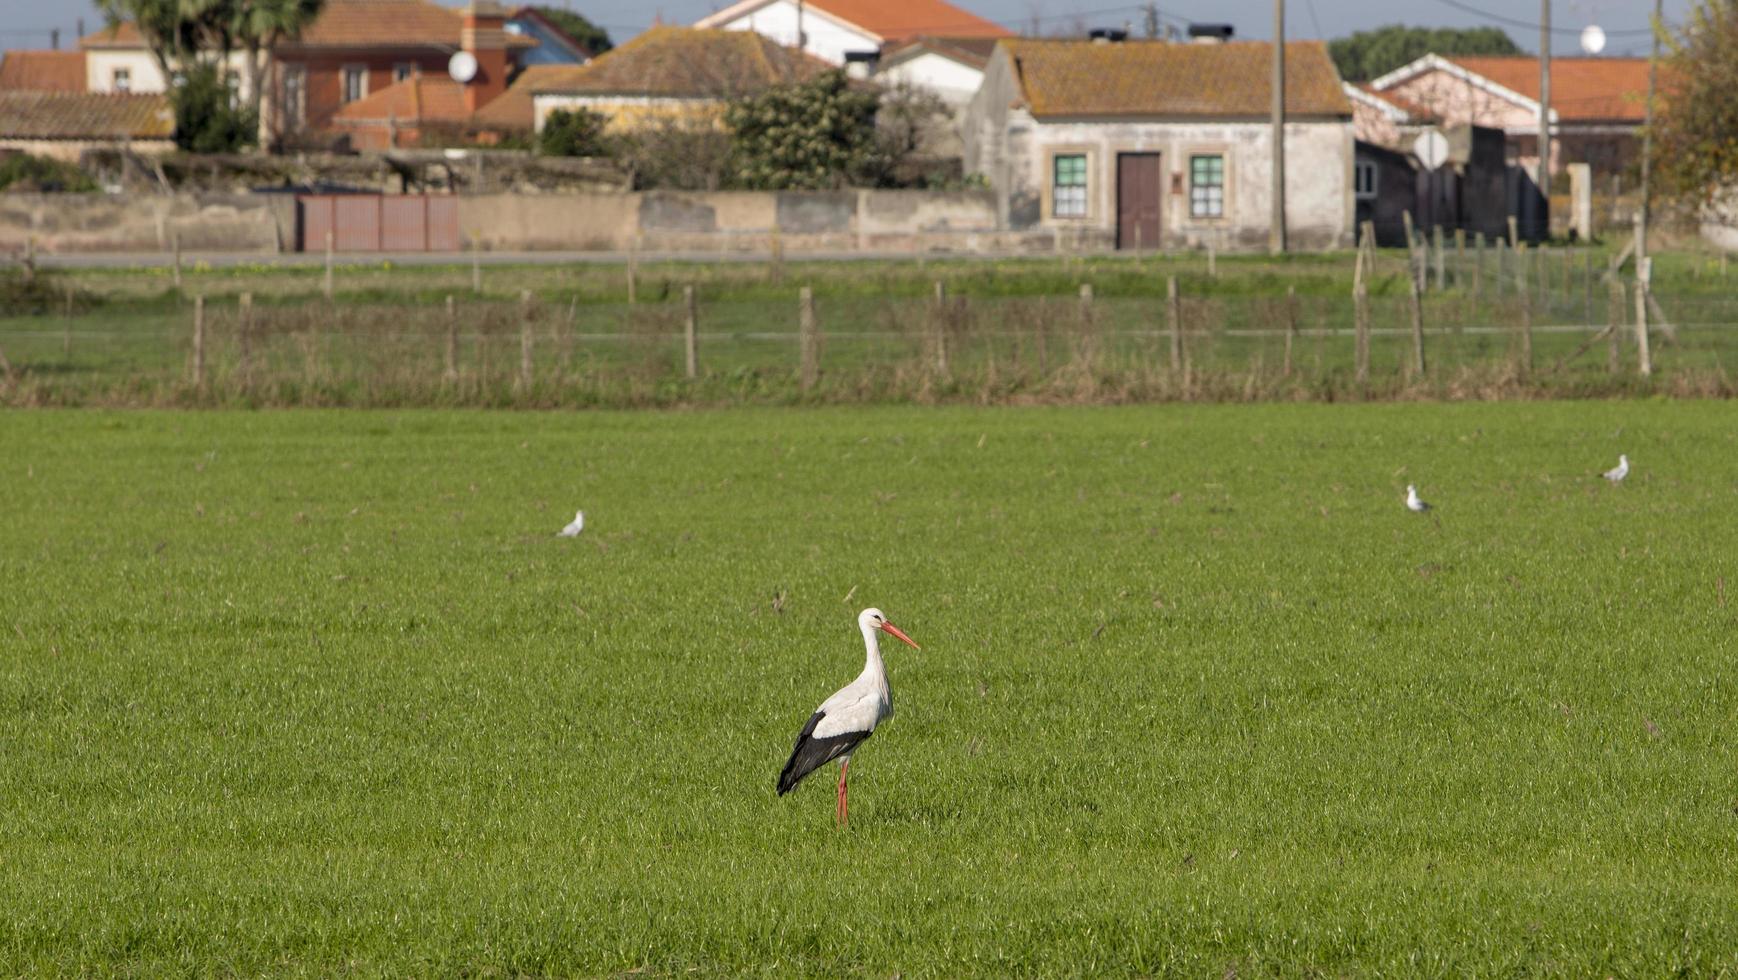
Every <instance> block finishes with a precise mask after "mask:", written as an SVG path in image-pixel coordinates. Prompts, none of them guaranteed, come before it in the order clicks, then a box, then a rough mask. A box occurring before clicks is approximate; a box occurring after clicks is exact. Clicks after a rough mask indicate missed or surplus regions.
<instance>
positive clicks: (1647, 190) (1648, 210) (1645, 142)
mask: <svg viewBox="0 0 1738 980" xmlns="http://www.w3.org/2000/svg"><path fill="white" fill-rule="evenodd" d="M1662 4H1663V0H1654V17H1653V22H1652V23H1651V24H1650V25H1649V26H1650V27H1652V28H1653V36H1654V44H1653V52H1652V53H1651V54H1649V55H1648V59H1647V122H1646V123H1644V124H1643V125H1642V130H1641V220H1640V221H1637V222H1636V225H1635V230H1636V236H1635V257H1636V258H1638V259H1644V258H1647V232H1648V222H1649V220H1650V219H1652V218H1653V203H1654V199H1653V192H1654V188H1653V160H1654V75H1655V73H1656V72H1657V71H1658V70H1659V61H1660V24H1661V23H1663V20H1662V17H1663V15H1664V11H1663V10H1662V9H1661V6H1662Z"/></svg>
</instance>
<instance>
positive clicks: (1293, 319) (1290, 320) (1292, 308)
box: [1284, 286, 1297, 378]
mask: <svg viewBox="0 0 1738 980" xmlns="http://www.w3.org/2000/svg"><path fill="white" fill-rule="evenodd" d="M1296 341H1297V287H1296V286H1287V287H1285V369H1284V374H1285V376H1286V377H1288V378H1289V377H1291V367H1292V362H1291V349H1292V345H1293V344H1294V343H1295V342H1296Z"/></svg>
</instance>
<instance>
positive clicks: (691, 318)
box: [682, 286, 700, 378]
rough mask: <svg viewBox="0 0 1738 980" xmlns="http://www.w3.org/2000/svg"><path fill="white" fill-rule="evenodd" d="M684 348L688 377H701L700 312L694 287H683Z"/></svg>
mask: <svg viewBox="0 0 1738 980" xmlns="http://www.w3.org/2000/svg"><path fill="white" fill-rule="evenodd" d="M682 308H683V312H682V348H683V355H684V356H683V361H684V362H685V365H684V366H685V367H686V368H687V372H688V377H690V378H698V377H699V376H700V310H699V307H698V305H697V304H696V303H695V301H694V287H693V286H683V287H682Z"/></svg>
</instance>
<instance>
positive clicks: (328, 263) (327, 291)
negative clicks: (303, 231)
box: [323, 232, 334, 303]
mask: <svg viewBox="0 0 1738 980" xmlns="http://www.w3.org/2000/svg"><path fill="white" fill-rule="evenodd" d="M333 286H334V283H333V281H332V233H331V232H327V233H326V282H325V285H324V287H323V291H324V292H325V294H326V302H328V303H330V302H332V290H333Z"/></svg>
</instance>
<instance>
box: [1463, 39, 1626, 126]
mask: <svg viewBox="0 0 1738 980" xmlns="http://www.w3.org/2000/svg"><path fill="white" fill-rule="evenodd" d="M1443 60H1445V61H1450V62H1453V63H1454V64H1456V65H1459V66H1460V67H1462V68H1464V69H1466V70H1467V71H1470V72H1472V73H1473V74H1475V75H1479V76H1482V77H1484V78H1487V79H1489V80H1491V81H1493V82H1495V83H1497V84H1498V85H1501V86H1502V87H1504V88H1506V89H1509V90H1510V91H1512V92H1514V93H1516V94H1517V95H1522V96H1525V97H1527V98H1529V99H1532V100H1534V101H1538V98H1539V59H1538V58H1526V57H1511V58H1499V57H1461V56H1449V55H1444V56H1443ZM1646 97H1647V59H1646V58H1552V59H1551V108H1552V109H1554V110H1556V112H1557V118H1558V119H1559V120H1562V121H1564V122H1573V121H1592V120H1622V121H1624V122H1637V123H1639V122H1641V121H1642V120H1643V119H1644V118H1645V116H1646V115H1647V104H1646Z"/></svg>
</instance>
